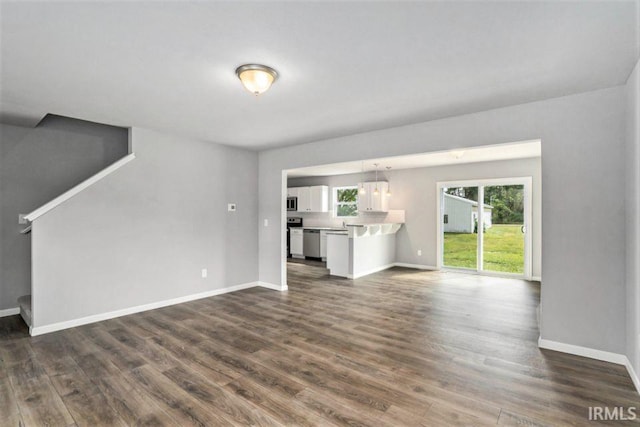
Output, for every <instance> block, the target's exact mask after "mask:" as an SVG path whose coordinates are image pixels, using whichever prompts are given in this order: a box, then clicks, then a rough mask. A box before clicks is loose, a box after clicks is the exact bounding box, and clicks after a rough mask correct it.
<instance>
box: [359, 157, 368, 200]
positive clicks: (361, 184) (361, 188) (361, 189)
mask: <svg viewBox="0 0 640 427" xmlns="http://www.w3.org/2000/svg"><path fill="white" fill-rule="evenodd" d="M361 175H362V179H363V180H364V162H362V174H361ZM360 194H367V190H365V189H364V183H363V182H361V183H360Z"/></svg>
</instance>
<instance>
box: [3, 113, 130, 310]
mask: <svg viewBox="0 0 640 427" xmlns="http://www.w3.org/2000/svg"><path fill="white" fill-rule="evenodd" d="M127 139H128V136H127V130H126V129H123V128H118V127H113V126H106V125H101V124H97V123H91V122H86V121H82V120H75V119H70V118H66V117H59V116H47V117H46V118H45V119H44V120H43V121H42V122H41V123H40V124H39V126H38V127H36V128H23V127H16V126H9V125H3V124H0V238H1V239H2V240H1V243H0V310H2V309H6V308H12V307H16V306H17V305H18V304H17V302H16V300H17V298H18V297H20V296H22V295H26V294H28V293H29V292H30V289H31V286H30V285H31V238H30V237H29V235H26V236H24V235H21V234H20V230H21V229H23V228H24V227H25V226H24V225H18V214H19V213H29V212H30V211H32V210H34V209H35V208H37V207H39V206H40V205H43V204H44V203H46V202H48V201H49V200H51V199H53V198H55V197H57V196H59V195H60V194H61V193H63V192H65V191H67V190H68V189H70V188H71V187H73V186H75V185H76V184H78V183H80V182H81V181H83V180H85V179H86V178H88V177H90V176H91V175H93V174H95V173H96V172H98V171H100V170H101V169H104V168H105V167H106V166H108V165H109V164H111V163H113V162H114V161H116V160H118V159H119V158H121V157H123V156H125V155H126V154H127Z"/></svg>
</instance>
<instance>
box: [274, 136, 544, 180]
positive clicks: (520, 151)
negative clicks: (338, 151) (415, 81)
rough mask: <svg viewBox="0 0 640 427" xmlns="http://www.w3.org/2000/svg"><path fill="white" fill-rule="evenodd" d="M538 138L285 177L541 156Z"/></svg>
mask: <svg viewBox="0 0 640 427" xmlns="http://www.w3.org/2000/svg"><path fill="white" fill-rule="evenodd" d="M540 155H541V146H540V140H534V141H522V142H514V143H510V144H496V145H486V146H482V147H473V148H465V149H461V150H450V151H435V152H431V153H424V154H411V155H407V156H396V157H383V158H379V159H369V160H365V161H357V162H343V163H333V164H330V165H322V166H310V167H306V168H299V169H290V170H288V171H287V177H288V178H301V177H306V176H331V175H345V174H350V173H361V172H363V171H364V172H370V171H374V170H375V169H376V166H375V164H376V163H377V164H378V170H379V171H386V168H387V167H391V170H398V169H413V168H425V167H432V166H444V165H454V164H464V163H477V162H489V161H495V160H512V159H526V158H530V157H540Z"/></svg>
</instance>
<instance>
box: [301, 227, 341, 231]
mask: <svg viewBox="0 0 640 427" xmlns="http://www.w3.org/2000/svg"><path fill="white" fill-rule="evenodd" d="M302 229H303V230H324V231H347V229H346V228H340V227H302Z"/></svg>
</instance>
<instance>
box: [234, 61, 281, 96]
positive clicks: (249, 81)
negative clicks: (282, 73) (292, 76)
mask: <svg viewBox="0 0 640 427" xmlns="http://www.w3.org/2000/svg"><path fill="white" fill-rule="evenodd" d="M236 75H237V76H238V78H239V79H240V81H241V82H242V85H243V86H244V87H245V88H246V89H247V90H248V91H249V92H251V93H252V94H254V95H255V96H258V95H260V94H261V93H264V92H266V91H268V90H269V88H270V87H271V85H272V84H273V82H275V81H276V80H277V79H278V72H277V71H276V70H274V69H273V68H271V67H267V66H266V65H260V64H244V65H241V66H239V67H238V68H236Z"/></svg>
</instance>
